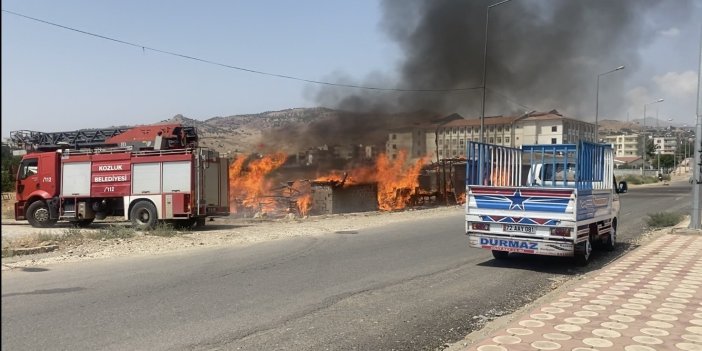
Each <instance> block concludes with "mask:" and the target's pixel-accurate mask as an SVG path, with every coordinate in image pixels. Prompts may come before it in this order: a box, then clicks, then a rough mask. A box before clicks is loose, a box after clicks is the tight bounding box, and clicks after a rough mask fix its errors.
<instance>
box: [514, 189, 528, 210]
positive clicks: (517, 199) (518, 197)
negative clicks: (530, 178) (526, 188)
mask: <svg viewBox="0 0 702 351" xmlns="http://www.w3.org/2000/svg"><path fill="white" fill-rule="evenodd" d="M528 199H529V198H527V197H522V192H521V191H519V189H517V191H515V192H514V194H513V195H512V198H511V199H510V200H511V201H512V203H511V204H510V205H509V209H510V210H514V209H517V210H522V211H523V210H524V201H526V200H528Z"/></svg>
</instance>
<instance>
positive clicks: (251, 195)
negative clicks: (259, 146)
mask: <svg viewBox="0 0 702 351" xmlns="http://www.w3.org/2000/svg"><path fill="white" fill-rule="evenodd" d="M285 159H286V156H285V154H284V153H276V154H273V155H266V156H263V157H261V158H260V159H257V160H253V161H251V162H249V164H248V165H247V167H246V169H244V162H245V160H246V158H245V157H238V158H237V159H235V160H234V162H232V163H231V165H230V166H229V189H230V191H229V203H230V209H231V212H233V213H236V212H238V211H240V210H243V209H244V208H258V209H259V210H260V211H261V212H267V211H270V210H273V209H274V207H275V203H273V202H271V201H265V199H264V195H265V194H266V193H268V192H269V191H270V189H271V188H272V184H271V182H270V181H269V180H268V179H266V175H268V174H269V173H270V172H271V171H273V170H274V169H276V168H278V167H280V166H281V165H282V164H283V162H285ZM239 207H241V208H239ZM272 207H273V208H272Z"/></svg>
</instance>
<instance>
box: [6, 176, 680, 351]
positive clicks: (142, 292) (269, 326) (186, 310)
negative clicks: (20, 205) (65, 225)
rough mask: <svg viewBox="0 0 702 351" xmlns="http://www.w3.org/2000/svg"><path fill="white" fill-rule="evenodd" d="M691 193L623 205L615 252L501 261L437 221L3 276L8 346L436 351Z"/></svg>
mask: <svg viewBox="0 0 702 351" xmlns="http://www.w3.org/2000/svg"><path fill="white" fill-rule="evenodd" d="M690 189H691V186H690V185H689V184H687V183H684V182H683V183H674V184H672V185H670V186H660V185H657V186H653V187H646V188H632V189H631V190H630V192H629V193H627V194H625V195H623V196H622V206H623V207H622V208H623V213H624V214H625V216H623V217H622V219H621V220H620V232H619V237H620V241H624V242H622V243H621V245H620V248H619V250H617V251H616V252H613V253H601V254H597V253H596V254H595V255H594V261H593V262H592V263H591V265H590V266H588V267H587V268H576V267H574V266H573V264H572V263H571V262H570V261H569V260H567V259H563V258H548V257H533V256H516V257H512V258H510V260H508V261H506V262H497V261H495V260H493V259H492V255H491V254H490V253H489V252H487V251H482V250H477V249H470V248H468V247H467V245H468V240H467V238H466V237H465V236H464V235H463V231H464V228H463V218H462V211H459V210H457V211H456V215H455V217H450V218H447V219H444V220H441V221H437V220H427V221H422V222H420V224H418V223H413V224H395V225H392V226H386V227H382V228H376V229H373V230H363V231H360V232H353V231H351V232H344V233H329V234H327V235H325V236H321V237H316V238H295V239H290V240H284V241H274V242H268V243H262V244H257V245H255V246H252V247H247V248H226V249H203V250H202V251H197V252H195V253H187V254H182V253H181V254H173V255H168V256H158V257H153V258H119V259H111V260H104V261H89V262H81V263H67V264H57V265H52V266H47V267H34V268H27V269H25V270H24V271H5V272H3V273H2V349H3V350H56V349H61V350H81V349H86V350H87V349H89V350H127V349H131V350H173V349H175V350H180V349H182V350H219V349H221V350H238V349H241V350H356V349H357V350H423V349H427V350H433V349H435V348H437V347H440V346H441V345H443V344H444V343H447V342H453V341H457V340H460V339H462V338H463V337H464V336H465V335H466V334H468V333H469V332H470V331H472V330H475V329H477V328H480V327H481V325H482V323H483V322H484V321H485V320H486V319H489V318H492V317H494V316H496V315H502V314H506V313H509V312H511V311H514V310H515V309H517V308H519V307H521V306H522V305H524V304H525V303H526V302H528V301H531V300H533V299H535V298H537V297H539V296H541V295H543V294H545V293H546V292H547V291H549V290H550V286H551V284H552V281H553V280H554V279H563V278H564V277H565V278H568V277H573V276H574V275H575V274H578V273H582V272H584V271H586V270H588V269H596V268H598V267H600V266H602V265H604V264H606V263H607V262H609V261H611V260H612V259H614V258H616V257H617V256H618V255H620V254H622V252H623V251H624V250H626V249H629V248H631V246H632V244H630V243H628V242H627V241H630V240H631V239H633V238H635V237H636V236H638V235H639V234H641V233H642V229H643V226H644V221H645V218H646V215H647V214H649V213H654V212H661V211H664V210H666V211H680V212H684V213H689V209H690Z"/></svg>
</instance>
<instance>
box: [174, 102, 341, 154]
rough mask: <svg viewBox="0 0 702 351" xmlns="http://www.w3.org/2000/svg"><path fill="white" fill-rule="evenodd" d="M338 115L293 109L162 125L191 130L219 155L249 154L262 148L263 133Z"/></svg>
mask: <svg viewBox="0 0 702 351" xmlns="http://www.w3.org/2000/svg"><path fill="white" fill-rule="evenodd" d="M337 114H338V112H337V111H334V110H330V109H326V108H321V107H319V108H293V109H287V110H282V111H269V112H262V113H257V114H247V115H232V116H227V117H220V116H218V117H212V118H209V119H206V120H204V121H199V120H196V119H192V118H188V117H185V116H183V115H180V114H179V115H175V116H173V117H172V118H170V119H167V120H163V121H161V122H167V123H181V124H183V125H187V126H193V127H196V128H197V129H198V132H199V134H200V145H201V146H206V147H211V148H213V149H216V150H218V151H220V152H223V153H227V152H231V153H251V152H255V151H261V150H258V149H260V148H261V144H262V143H263V141H264V140H265V139H264V136H263V134H264V133H265V132H266V131H271V130H277V129H285V128H299V127H300V126H305V125H309V124H310V123H313V122H320V121H322V120H324V119H328V118H332V117H334V116H336V115H337Z"/></svg>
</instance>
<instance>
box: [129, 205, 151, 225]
mask: <svg viewBox="0 0 702 351" xmlns="http://www.w3.org/2000/svg"><path fill="white" fill-rule="evenodd" d="M129 218H130V219H131V220H132V226H134V228H135V229H137V230H150V229H154V228H156V224H157V223H158V214H157V213H156V206H154V204H152V203H151V202H150V201H139V202H137V203H136V204H134V207H132V210H131V211H129Z"/></svg>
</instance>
